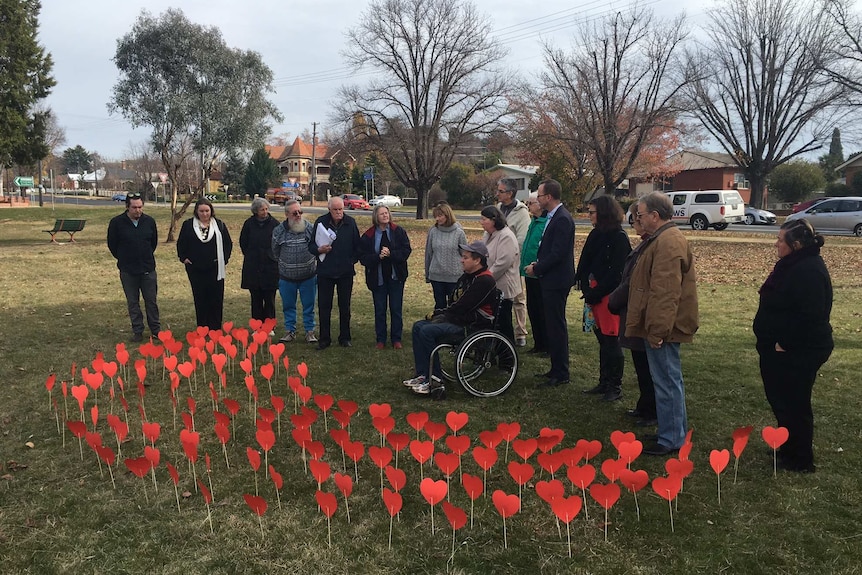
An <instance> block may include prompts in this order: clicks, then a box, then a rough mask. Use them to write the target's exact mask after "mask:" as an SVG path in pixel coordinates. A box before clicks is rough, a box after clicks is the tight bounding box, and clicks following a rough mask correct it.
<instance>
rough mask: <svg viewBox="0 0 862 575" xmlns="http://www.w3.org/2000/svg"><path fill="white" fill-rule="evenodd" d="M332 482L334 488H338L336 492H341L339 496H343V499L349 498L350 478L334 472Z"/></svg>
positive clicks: (351, 484) (350, 490) (351, 489)
mask: <svg viewBox="0 0 862 575" xmlns="http://www.w3.org/2000/svg"><path fill="white" fill-rule="evenodd" d="M332 480H333V481H334V482H335V486H336V487H338V490H339V491H341V494H342V495H344V497H350V494H351V493H353V478H352V477H350V476H349V475H342V474H341V473H338V472H336V473H335V474H334V475H333V476H332Z"/></svg>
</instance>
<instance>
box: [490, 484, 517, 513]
mask: <svg viewBox="0 0 862 575" xmlns="http://www.w3.org/2000/svg"><path fill="white" fill-rule="evenodd" d="M491 500H492V501H493V502H494V507H495V508H496V509H497V513H499V514H500V515H502V516H503V519H508V518H509V517H511V516H512V515H514V514H515V513H517V512H518V510H520V509H521V498H520V497H518V496H517V495H514V494H512V495H507V494H506V493H505V492H504V491H503V490H502V489H498V490H496V491H495V492H494V494H493V495H491Z"/></svg>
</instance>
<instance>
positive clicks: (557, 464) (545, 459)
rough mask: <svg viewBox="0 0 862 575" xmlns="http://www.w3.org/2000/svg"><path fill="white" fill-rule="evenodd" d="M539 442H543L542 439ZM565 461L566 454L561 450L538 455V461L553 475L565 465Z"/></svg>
mask: <svg viewBox="0 0 862 575" xmlns="http://www.w3.org/2000/svg"><path fill="white" fill-rule="evenodd" d="M539 443H541V441H540V442H539ZM564 461H565V454H563V453H562V452H559V451H558V452H556V453H540V454H539V455H538V456H537V457H536V463H538V464H539V465H540V466H541V467H542V469H544V470H545V471H547V472H548V473H550V474H551V475H553V474H554V473H556V472H557V470H558V469H559V468H561V467H562V466H563V463H564Z"/></svg>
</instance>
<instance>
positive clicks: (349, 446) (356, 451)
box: [344, 441, 365, 463]
mask: <svg viewBox="0 0 862 575" xmlns="http://www.w3.org/2000/svg"><path fill="white" fill-rule="evenodd" d="M344 453H345V455H347V457H349V458H350V459H351V461H353V462H354V463H358V462H359V460H360V459H362V456H363V455H364V454H365V445H363V444H362V442H361V441H348V442H346V443H345V444H344Z"/></svg>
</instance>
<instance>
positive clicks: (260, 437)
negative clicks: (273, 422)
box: [255, 429, 275, 451]
mask: <svg viewBox="0 0 862 575" xmlns="http://www.w3.org/2000/svg"><path fill="white" fill-rule="evenodd" d="M255 438H256V439H257V443H258V445H260V448H261V449H263V450H264V451H269V450H270V449H272V446H273V445H275V432H274V431H272V430H271V429H269V430H263V429H261V430H258V431H257V433H255Z"/></svg>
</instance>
